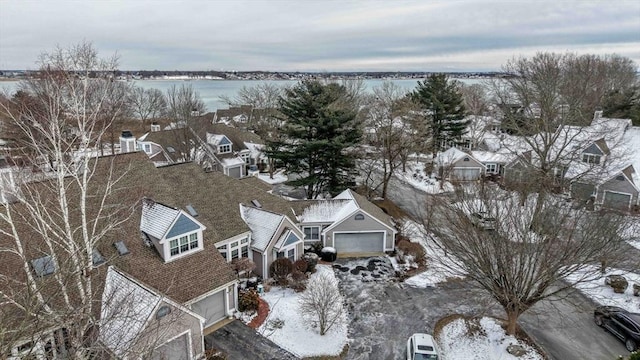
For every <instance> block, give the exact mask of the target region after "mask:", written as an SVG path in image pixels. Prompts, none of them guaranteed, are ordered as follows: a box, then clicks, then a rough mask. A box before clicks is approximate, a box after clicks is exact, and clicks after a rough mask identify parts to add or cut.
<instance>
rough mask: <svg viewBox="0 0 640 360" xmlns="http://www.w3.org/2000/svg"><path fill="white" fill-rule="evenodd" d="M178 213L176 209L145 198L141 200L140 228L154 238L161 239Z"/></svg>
mask: <svg viewBox="0 0 640 360" xmlns="http://www.w3.org/2000/svg"><path fill="white" fill-rule="evenodd" d="M178 215H180V210H178V209H175V208H172V207H169V206H166V205H163V204H160V203H157V202H155V201H153V200H150V199H145V200H144V201H143V202H142V216H141V219H140V230H142V231H144V232H145V233H147V234H149V235H151V236H153V237H155V238H156V239H162V238H163V237H164V235H165V234H166V233H167V231H169V227H170V226H171V224H173V222H174V221H175V219H176V218H177V217H178Z"/></svg>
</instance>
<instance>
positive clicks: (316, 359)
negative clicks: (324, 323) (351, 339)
mask: <svg viewBox="0 0 640 360" xmlns="http://www.w3.org/2000/svg"><path fill="white" fill-rule="evenodd" d="M348 351H349V344H346V345H345V346H344V347H343V348H342V351H341V352H340V354H339V355H336V356H328V355H323V356H311V357H306V358H302V360H342V359H344V358H346V357H347V352H348Z"/></svg>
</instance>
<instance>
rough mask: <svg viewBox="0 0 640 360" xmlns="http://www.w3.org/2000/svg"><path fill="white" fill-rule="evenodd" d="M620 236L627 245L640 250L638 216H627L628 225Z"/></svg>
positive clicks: (639, 219)
mask: <svg viewBox="0 0 640 360" xmlns="http://www.w3.org/2000/svg"><path fill="white" fill-rule="evenodd" d="M622 237H623V238H625V240H627V242H628V243H629V245H631V246H633V247H634V248H636V249H638V250H640V216H630V217H629V225H628V226H627V227H626V228H625V231H624V232H623V234H622Z"/></svg>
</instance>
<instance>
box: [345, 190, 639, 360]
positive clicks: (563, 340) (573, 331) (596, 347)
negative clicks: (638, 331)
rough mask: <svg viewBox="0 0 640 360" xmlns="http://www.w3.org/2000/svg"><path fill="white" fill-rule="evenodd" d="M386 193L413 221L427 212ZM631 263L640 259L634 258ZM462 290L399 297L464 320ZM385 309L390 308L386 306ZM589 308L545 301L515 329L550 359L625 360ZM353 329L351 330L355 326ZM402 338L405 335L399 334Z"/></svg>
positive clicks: (404, 196) (573, 300) (570, 300)
mask: <svg viewBox="0 0 640 360" xmlns="http://www.w3.org/2000/svg"><path fill="white" fill-rule="evenodd" d="M388 193H389V194H388V197H389V199H390V200H392V201H393V202H395V203H396V204H397V205H398V206H399V207H401V208H402V209H403V210H405V211H407V213H409V214H411V215H412V216H414V217H416V218H417V219H420V218H422V217H423V215H424V214H425V208H427V207H426V206H425V204H428V203H429V197H430V196H432V195H428V194H426V193H424V192H422V191H420V190H417V189H415V188H413V187H412V186H410V185H408V184H407V183H405V182H403V181H400V180H398V179H396V178H393V179H392V181H391V183H390V186H389V190H388ZM629 251H630V254H631V255H632V256H631V257H632V258H633V257H635V256H636V255H637V254H638V251H637V250H636V249H630V250H629ZM635 258H636V259H637V258H640V256H638V257H635ZM632 262H633V261H632ZM635 264H637V262H635ZM632 266H633V265H632ZM463 284H464V283H461V285H455V286H453V288H449V287H444V288H437V289H404V291H406V292H407V295H406V296H408V297H410V298H420V299H428V301H425V302H424V303H423V302H422V301H421V302H420V304H419V305H417V306H418V307H421V306H424V307H428V308H433V307H434V306H443V307H444V308H445V309H448V310H450V311H452V312H456V311H457V312H459V313H464V314H466V313H468V312H470V311H471V312H473V311H475V310H478V309H476V307H475V306H474V304H473V301H474V300H475V299H473V298H471V299H470V296H469V295H467V294H469V289H466V288H465V287H464V285H463ZM456 286H458V287H459V286H462V288H456ZM390 291H391V293H393V292H392V290H387V292H390ZM393 296H397V297H399V299H398V300H400V299H402V296H403V295H400V294H398V295H393ZM470 300H471V301H470ZM389 305H390V306H391V304H389ZM594 307H595V304H594V303H593V302H591V300H589V299H587V298H586V297H585V296H584V295H582V294H581V293H579V292H578V291H575V292H572V293H571V294H567V295H566V296H565V297H563V298H560V299H555V300H545V301H542V302H540V303H538V304H536V305H535V306H534V307H533V308H532V309H530V310H528V311H527V312H526V313H525V314H523V315H522V316H521V318H520V325H521V326H522V327H523V329H524V330H525V331H527V333H529V335H530V336H532V337H533V338H534V340H535V341H536V342H537V343H538V344H539V345H540V346H541V347H542V348H543V349H544V350H545V351H546V352H547V354H548V355H549V356H550V357H551V358H552V359H557V360H574V359H575V360H584V359H596V360H600V359H601V360H611V359H615V358H617V356H618V355H623V354H624V355H626V354H628V351H627V350H626V349H625V348H624V346H623V344H622V342H620V341H619V340H618V339H617V338H615V337H614V336H613V335H611V334H609V333H607V332H606V331H605V330H603V329H601V328H599V327H597V326H596V325H595V324H594V323H593V315H592V314H593V308H594ZM400 309H402V308H400ZM498 312H499V315H500V316H504V315H503V314H501V313H500V312H501V311H498ZM429 313H430V314H443V313H446V312H442V311H430V312H429ZM413 314H415V313H414V312H413V311H409V312H407V313H406V314H404V316H406V318H409V319H412V320H410V322H409V324H412V323H413V321H414V320H415V319H414V316H415V315H413ZM476 315H480V314H476ZM397 316H399V317H402V316H403V315H402V314H397ZM425 320H428V322H427V324H426V325H424V326H426V327H430V326H431V327H432V326H433V324H434V321H435V320H434V319H433V317H427V318H425ZM436 320H437V319H436ZM354 328H355V329H357V326H355V327H354ZM402 333H403V335H405V334H404V332H402ZM350 353H351V352H350ZM353 358H354V359H356V358H358V357H353ZM370 358H371V359H373V358H377V357H370Z"/></svg>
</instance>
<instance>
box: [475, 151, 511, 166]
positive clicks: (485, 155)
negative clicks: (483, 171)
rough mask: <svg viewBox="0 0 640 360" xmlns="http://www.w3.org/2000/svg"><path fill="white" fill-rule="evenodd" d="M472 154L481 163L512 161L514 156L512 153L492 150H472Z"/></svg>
mask: <svg viewBox="0 0 640 360" xmlns="http://www.w3.org/2000/svg"><path fill="white" fill-rule="evenodd" d="M471 156H473V157H474V158H475V159H476V160H478V161H480V162H481V163H502V164H506V163H508V162H510V161H511V160H512V158H513V156H510V154H505V153H499V152H492V151H472V152H471Z"/></svg>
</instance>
